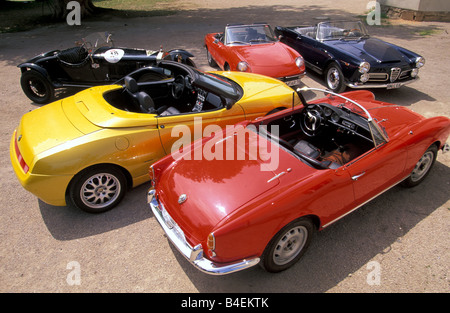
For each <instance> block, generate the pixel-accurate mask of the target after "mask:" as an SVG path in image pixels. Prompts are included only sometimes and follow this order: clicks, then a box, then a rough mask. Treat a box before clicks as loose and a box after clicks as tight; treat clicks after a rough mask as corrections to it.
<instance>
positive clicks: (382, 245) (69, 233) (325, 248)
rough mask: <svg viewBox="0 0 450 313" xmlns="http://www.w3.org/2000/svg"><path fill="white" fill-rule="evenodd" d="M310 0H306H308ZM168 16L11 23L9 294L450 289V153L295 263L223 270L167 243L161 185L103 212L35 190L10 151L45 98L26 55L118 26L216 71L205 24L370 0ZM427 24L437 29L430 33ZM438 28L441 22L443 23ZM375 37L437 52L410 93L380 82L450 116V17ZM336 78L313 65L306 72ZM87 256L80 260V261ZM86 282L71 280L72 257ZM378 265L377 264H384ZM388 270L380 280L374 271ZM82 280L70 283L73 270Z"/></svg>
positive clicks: (1, 271)
mask: <svg viewBox="0 0 450 313" xmlns="http://www.w3.org/2000/svg"><path fill="white" fill-rule="evenodd" d="M299 2H301V3H299ZM177 3H178V4H179V8H180V10H181V11H180V12H179V13H177V14H175V15H171V16H167V17H152V18H134V19H124V18H117V17H110V18H108V17H105V18H103V19H102V20H100V21H89V22H85V21H82V25H81V26H78V27H74V26H68V25H66V24H60V25H54V26H51V27H43V28H39V29H35V30H30V31H26V32H19V33H10V34H0V65H1V66H0V81H1V82H2V85H1V87H0V103H1V105H0V112H1V116H2V122H1V124H0V136H1V141H0V144H1V146H0V187H1V189H0V190H1V192H0V292H167V293H180V292H192V293H197V292H199V293H203V292H239V293H240V292H267V293H272V292H284V293H285V292H291V293H298V292H318V293H322V292H336V293H341V292H368V293H372V292H414V293H421V292H444V293H448V292H449V291H450V288H449V264H450V262H449V261H450V255H449V247H450V239H449V236H448V234H449V230H450V222H449V221H450V219H449V214H450V211H449V209H450V201H449V190H450V188H449V184H450V179H449V178H450V156H449V155H448V154H447V155H442V154H441V153H440V154H439V156H438V160H437V162H436V165H435V168H434V170H433V172H432V173H431V174H430V175H429V177H428V178H427V180H426V182H425V183H424V184H422V185H419V186H417V187H416V188H413V189H403V188H401V187H394V188H392V189H391V190H389V191H388V192H386V193H385V194H384V195H382V196H380V197H378V198H377V199H375V200H373V201H372V202H370V203H368V204H367V205H365V206H363V207H361V208H360V209H359V210H357V211H355V212H354V213H352V214H350V215H348V216H347V217H345V218H344V219H342V220H340V221H339V222H337V223H335V224H334V225H332V226H330V227H329V228H327V229H326V230H324V231H323V232H321V233H319V234H318V235H317V237H316V240H315V241H314V242H313V244H312V246H311V247H310V249H309V251H308V252H307V253H306V255H305V256H304V257H303V259H302V260H301V261H300V262H298V263H297V264H296V265H295V266H294V267H293V268H291V269H290V270H288V271H285V272H282V273H279V274H276V275H274V274H268V273H266V272H264V271H263V270H261V269H260V268H259V267H255V268H252V269H249V270H246V271H243V272H238V273H235V274H232V275H228V276H223V277H214V276H208V275H206V274H203V273H200V272H199V271H197V270H196V269H194V268H193V267H192V266H191V265H190V264H189V263H188V262H187V261H186V260H184V259H183V257H182V256H181V255H180V254H179V253H178V252H177V251H176V250H175V249H174V248H173V247H172V246H171V245H170V244H169V243H168V241H167V239H166V238H165V237H164V236H163V232H162V230H161V228H160V227H159V225H158V223H157V221H156V220H155V218H154V217H153V215H152V213H151V212H150V210H149V209H148V207H147V204H146V191H147V189H148V185H147V184H146V185H143V186H140V187H138V188H136V189H134V190H132V191H131V192H130V193H129V194H128V195H127V197H126V199H125V200H124V201H123V202H122V203H121V204H120V205H119V206H118V207H117V208H115V209H114V210H112V211H110V212H107V213H104V214H101V215H90V214H87V213H83V212H80V211H78V210H76V209H73V208H70V207H53V206H50V205H47V204H45V203H43V202H41V201H40V200H38V199H37V198H36V197H34V196H33V195H32V194H30V193H28V192H27V191H25V190H24V189H23V188H22V187H21V186H20V184H19V182H18V181H17V179H16V177H15V176H14V173H13V170H12V167H11V165H10V161H9V152H8V150H9V141H10V136H11V134H12V131H13V129H14V128H15V127H16V126H17V124H18V122H19V120H20V117H21V116H22V115H23V114H24V113H26V112H28V111H30V110H34V109H36V108H37V107H38V106H36V105H35V104H33V103H30V101H29V100H28V98H26V96H25V95H24V94H23V92H22V91H21V88H20V85H19V78H20V71H19V70H18V69H17V68H16V65H17V64H19V63H20V62H22V61H24V60H26V59H28V58H30V57H32V56H34V55H36V54H38V53H41V52H44V51H47V50H52V49H64V48H68V47H71V46H72V45H73V43H74V42H75V41H76V40H78V39H79V38H81V37H83V36H85V35H86V34H88V33H91V32H96V31H105V30H108V31H111V32H113V33H114V38H115V40H116V42H117V43H118V44H120V45H121V46H130V47H140V48H147V49H157V48H159V46H160V45H161V44H162V45H163V46H164V48H165V49H171V48H184V49H187V50H188V51H191V52H192V53H193V54H194V55H195V56H196V58H195V62H196V63H197V65H198V66H199V67H200V68H201V69H203V70H212V68H210V67H209V66H208V65H207V64H208V63H207V61H206V53H205V51H204V48H203V37H204V35H205V34H206V33H208V32H212V31H220V30H222V29H223V27H224V25H225V24H227V23H239V22H258V21H266V22H268V23H270V24H272V25H273V26H275V25H284V26H288V25H296V24H304V23H314V22H317V21H319V20H321V19H323V18H332V19H344V18H353V17H355V16H356V15H360V14H363V12H364V11H366V2H365V1H358V2H357V3H356V4H355V2H354V1H349V0H345V1H339V2H338V3H339V5H337V4H335V3H337V2H336V1H324V0H321V1H279V2H278V3H276V4H274V3H273V1H266V0H259V1H245V4H242V1H223V2H221V3H217V1H184V0H183V1H178V2H177ZM423 30H426V31H427V33H429V35H420V31H423ZM430 30H432V31H430ZM369 31H370V33H371V34H372V35H374V36H377V37H379V38H381V39H384V40H387V41H390V42H393V43H397V44H399V45H400V46H404V47H405V48H408V49H410V50H413V51H416V52H418V53H420V54H422V55H424V56H425V58H426V60H427V63H426V65H425V67H424V68H423V69H422V70H421V74H420V76H421V80H420V81H419V82H417V83H415V84H412V85H409V86H405V87H403V88H400V89H398V90H391V91H386V90H376V91H374V93H375V95H376V97H377V99H381V100H384V101H387V102H392V103H397V104H401V105H404V106H407V107H409V108H411V109H412V110H414V111H416V112H418V113H420V114H423V115H425V116H427V117H431V116H436V115H445V116H449V117H450V106H449V105H450V100H449V97H448V94H447V91H448V83H449V81H448V73H447V72H448V65H449V64H450V62H449V61H450V54H449V53H448V51H449V50H450V40H449V31H450V24H448V23H437V22H436V23H435V22H426V23H424V22H422V23H419V22H405V21H396V20H387V21H383V24H382V26H372V27H370V28H369ZM303 82H304V84H305V85H307V86H310V87H323V85H322V80H321V79H320V77H318V76H316V75H313V74H311V73H309V74H308V75H307V76H306V77H305V78H304V80H303ZM74 262H75V263H74ZM74 264H75V265H76V266H78V265H79V267H80V270H81V272H80V273H81V275H80V281H79V284H75V285H73V284H71V283H70V282H72V280H71V278H74V276H72V275H71V274H72V271H73V269H74V267H73V265H74ZM374 274H376V275H374ZM373 277H375V278H379V281H378V280H376V279H375V280H373V279H372V278H373ZM68 278H69V280H68Z"/></svg>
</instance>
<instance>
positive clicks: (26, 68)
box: [18, 63, 53, 85]
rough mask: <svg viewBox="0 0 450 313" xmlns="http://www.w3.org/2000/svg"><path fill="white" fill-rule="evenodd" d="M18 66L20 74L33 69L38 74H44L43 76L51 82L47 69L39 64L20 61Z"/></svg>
mask: <svg viewBox="0 0 450 313" xmlns="http://www.w3.org/2000/svg"><path fill="white" fill-rule="evenodd" d="M18 67H19V68H20V71H21V73H22V74H23V73H25V72H26V71H30V70H34V71H36V72H38V73H39V74H41V75H42V76H44V77H45V78H47V79H48V81H49V82H50V83H51V84H52V81H51V79H50V76H49V74H48V72H47V70H46V69H45V68H43V67H42V66H39V65H37V64H34V63H22V64H20V65H19V66H18ZM52 85H53V84H52Z"/></svg>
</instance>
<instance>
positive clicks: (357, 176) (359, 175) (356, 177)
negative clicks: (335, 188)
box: [352, 172, 366, 180]
mask: <svg viewBox="0 0 450 313" xmlns="http://www.w3.org/2000/svg"><path fill="white" fill-rule="evenodd" d="M365 173H366V172H362V173H361V174H358V175H355V176H352V179H353V180H358V178H360V177H361V176H363V175H364V174H365Z"/></svg>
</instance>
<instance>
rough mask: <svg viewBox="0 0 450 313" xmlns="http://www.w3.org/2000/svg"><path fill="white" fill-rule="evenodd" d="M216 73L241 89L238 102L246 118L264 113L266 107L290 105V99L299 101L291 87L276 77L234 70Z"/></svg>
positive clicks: (298, 102)
mask: <svg viewBox="0 0 450 313" xmlns="http://www.w3.org/2000/svg"><path fill="white" fill-rule="evenodd" d="M216 73H217V74H220V75H223V76H225V77H227V78H229V79H232V80H233V81H235V82H236V83H238V84H239V85H240V86H241V88H242V89H243V91H244V93H243V95H242V97H241V99H240V100H239V101H238V104H239V105H241V106H242V108H243V109H244V111H245V115H246V118H253V117H256V115H258V116H260V115H261V114H263V115H265V114H266V113H267V110H266V108H267V107H273V108H277V107H291V106H292V104H293V103H292V101H294V105H299V104H300V103H301V102H300V99H299V98H298V96H297V95H296V94H295V92H294V91H293V90H292V88H291V87H289V86H288V85H286V84H285V83H283V82H281V81H279V80H278V79H274V78H270V77H267V76H264V75H260V74H253V73H243V72H234V71H227V72H216ZM292 94H294V96H292ZM265 110H266V111H265Z"/></svg>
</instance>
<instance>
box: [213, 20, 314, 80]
mask: <svg viewBox="0 0 450 313" xmlns="http://www.w3.org/2000/svg"><path fill="white" fill-rule="evenodd" d="M205 46H206V54H207V57H208V63H209V65H210V66H212V67H215V66H219V67H220V68H221V69H222V70H224V71H230V70H231V71H241V72H252V73H257V74H262V75H266V76H270V77H273V78H277V79H280V80H281V81H283V82H285V83H286V84H287V85H289V86H296V85H299V84H300V82H301V77H302V76H304V75H305V62H304V60H303V57H302V56H301V55H300V54H299V53H298V52H297V51H295V50H294V49H293V48H291V47H289V46H287V45H285V44H284V43H281V42H280V41H278V39H277V38H276V37H275V35H274V33H273V30H272V28H271V27H270V25H268V24H251V25H242V24H239V25H227V26H226V27H225V31H224V32H223V33H210V34H207V35H206V36H205Z"/></svg>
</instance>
